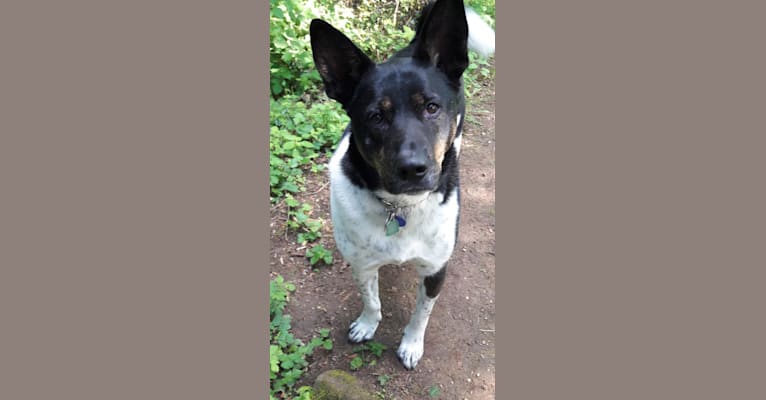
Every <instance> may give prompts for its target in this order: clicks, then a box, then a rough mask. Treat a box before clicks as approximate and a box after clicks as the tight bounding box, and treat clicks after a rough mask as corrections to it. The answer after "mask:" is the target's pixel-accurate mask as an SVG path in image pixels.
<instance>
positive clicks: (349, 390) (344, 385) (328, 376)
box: [311, 369, 379, 400]
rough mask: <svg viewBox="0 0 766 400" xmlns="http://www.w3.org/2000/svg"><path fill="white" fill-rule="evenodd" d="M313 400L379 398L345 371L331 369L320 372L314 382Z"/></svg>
mask: <svg viewBox="0 0 766 400" xmlns="http://www.w3.org/2000/svg"><path fill="white" fill-rule="evenodd" d="M311 398H312V399H314V400H379V399H378V398H377V397H375V396H373V394H372V393H370V392H369V391H367V390H364V389H363V388H362V385H361V383H360V382H359V380H357V379H356V378H355V377H354V376H353V375H351V374H349V373H348V372H345V371H340V370H337V369H331V370H329V371H325V372H322V373H321V374H319V376H318V377H317V379H316V381H315V382H314V392H313V393H312V396H311Z"/></svg>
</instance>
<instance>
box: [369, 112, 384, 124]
mask: <svg viewBox="0 0 766 400" xmlns="http://www.w3.org/2000/svg"><path fill="white" fill-rule="evenodd" d="M367 120H368V121H370V122H372V123H374V124H379V123H381V122H382V121H383V115H382V114H381V113H379V112H377V111H373V112H371V113H369V114H367Z"/></svg>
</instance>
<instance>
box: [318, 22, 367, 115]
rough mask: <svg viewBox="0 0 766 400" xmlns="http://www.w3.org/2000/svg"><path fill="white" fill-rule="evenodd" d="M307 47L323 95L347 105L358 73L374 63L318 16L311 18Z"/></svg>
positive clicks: (358, 77)
mask: <svg viewBox="0 0 766 400" xmlns="http://www.w3.org/2000/svg"><path fill="white" fill-rule="evenodd" d="M310 33H311V50H312V53H313V55H314V64H315V65H316V68H317V70H318V71H319V75H320V76H321V77H322V81H324V84H325V92H327V95H328V96H329V97H330V98H332V99H335V100H337V101H338V102H340V104H342V105H343V108H344V109H346V110H347V111H348V107H347V106H348V104H349V102H350V101H351V97H352V96H353V94H354V89H356V85H357V84H358V83H359V80H360V79H361V78H362V75H363V74H364V73H365V72H366V71H367V70H368V69H369V68H371V67H373V66H374V65H375V64H374V63H373V62H372V61H371V60H370V59H369V58H368V57H367V56H366V55H365V54H364V53H363V52H362V51H361V50H359V48H358V47H356V46H355V45H354V43H352V42H351V40H350V39H349V38H347V37H346V35H344V34H343V33H341V32H340V31H339V30H337V29H335V28H334V27H333V26H332V25H330V24H328V23H327V22H324V21H322V20H320V19H315V20H312V21H311V28H310Z"/></svg>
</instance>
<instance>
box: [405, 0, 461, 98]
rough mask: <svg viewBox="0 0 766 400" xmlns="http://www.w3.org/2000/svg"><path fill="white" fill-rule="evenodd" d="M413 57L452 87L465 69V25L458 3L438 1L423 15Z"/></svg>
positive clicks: (449, 0) (456, 1) (447, 0)
mask: <svg viewBox="0 0 766 400" xmlns="http://www.w3.org/2000/svg"><path fill="white" fill-rule="evenodd" d="M421 18H424V21H423V23H422V25H421V27H420V30H419V31H418V32H417V35H418V42H417V45H416V47H415V52H414V57H415V58H416V59H418V60H421V61H424V62H429V63H431V64H432V65H434V66H435V67H436V68H438V69H440V70H441V71H442V72H444V73H445V74H446V75H447V77H448V78H449V79H450V80H451V81H452V82H453V83H454V84H456V85H457V84H459V81H460V76H461V75H462V74H463V71H465V69H466V67H468V22H467V21H466V17H465V6H464V5H463V2H462V1H459V0H439V1H437V2H436V3H434V4H433V6H432V7H431V8H430V9H429V10H428V11H427V14H426V15H423V16H422V17H421Z"/></svg>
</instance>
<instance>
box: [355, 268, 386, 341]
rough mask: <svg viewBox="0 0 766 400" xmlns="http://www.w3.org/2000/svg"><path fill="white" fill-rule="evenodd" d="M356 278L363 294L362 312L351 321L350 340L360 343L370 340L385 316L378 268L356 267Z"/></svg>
mask: <svg viewBox="0 0 766 400" xmlns="http://www.w3.org/2000/svg"><path fill="white" fill-rule="evenodd" d="M352 271H353V276H354V280H355V281H356V283H357V285H359V291H360V292H361V294H362V304H363V307H364V308H363V309H362V313H361V314H360V315H359V318H357V319H356V321H354V322H353V323H351V327H350V328H349V329H348V340H349V341H350V342H352V343H359V342H363V341H365V340H370V339H372V337H373V336H374V335H375V330H376V329H378V323H379V322H380V320H381V318H382V317H383V316H382V314H381V312H380V297H379V296H378V268H359V269H358V268H354V267H353V266H352Z"/></svg>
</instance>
